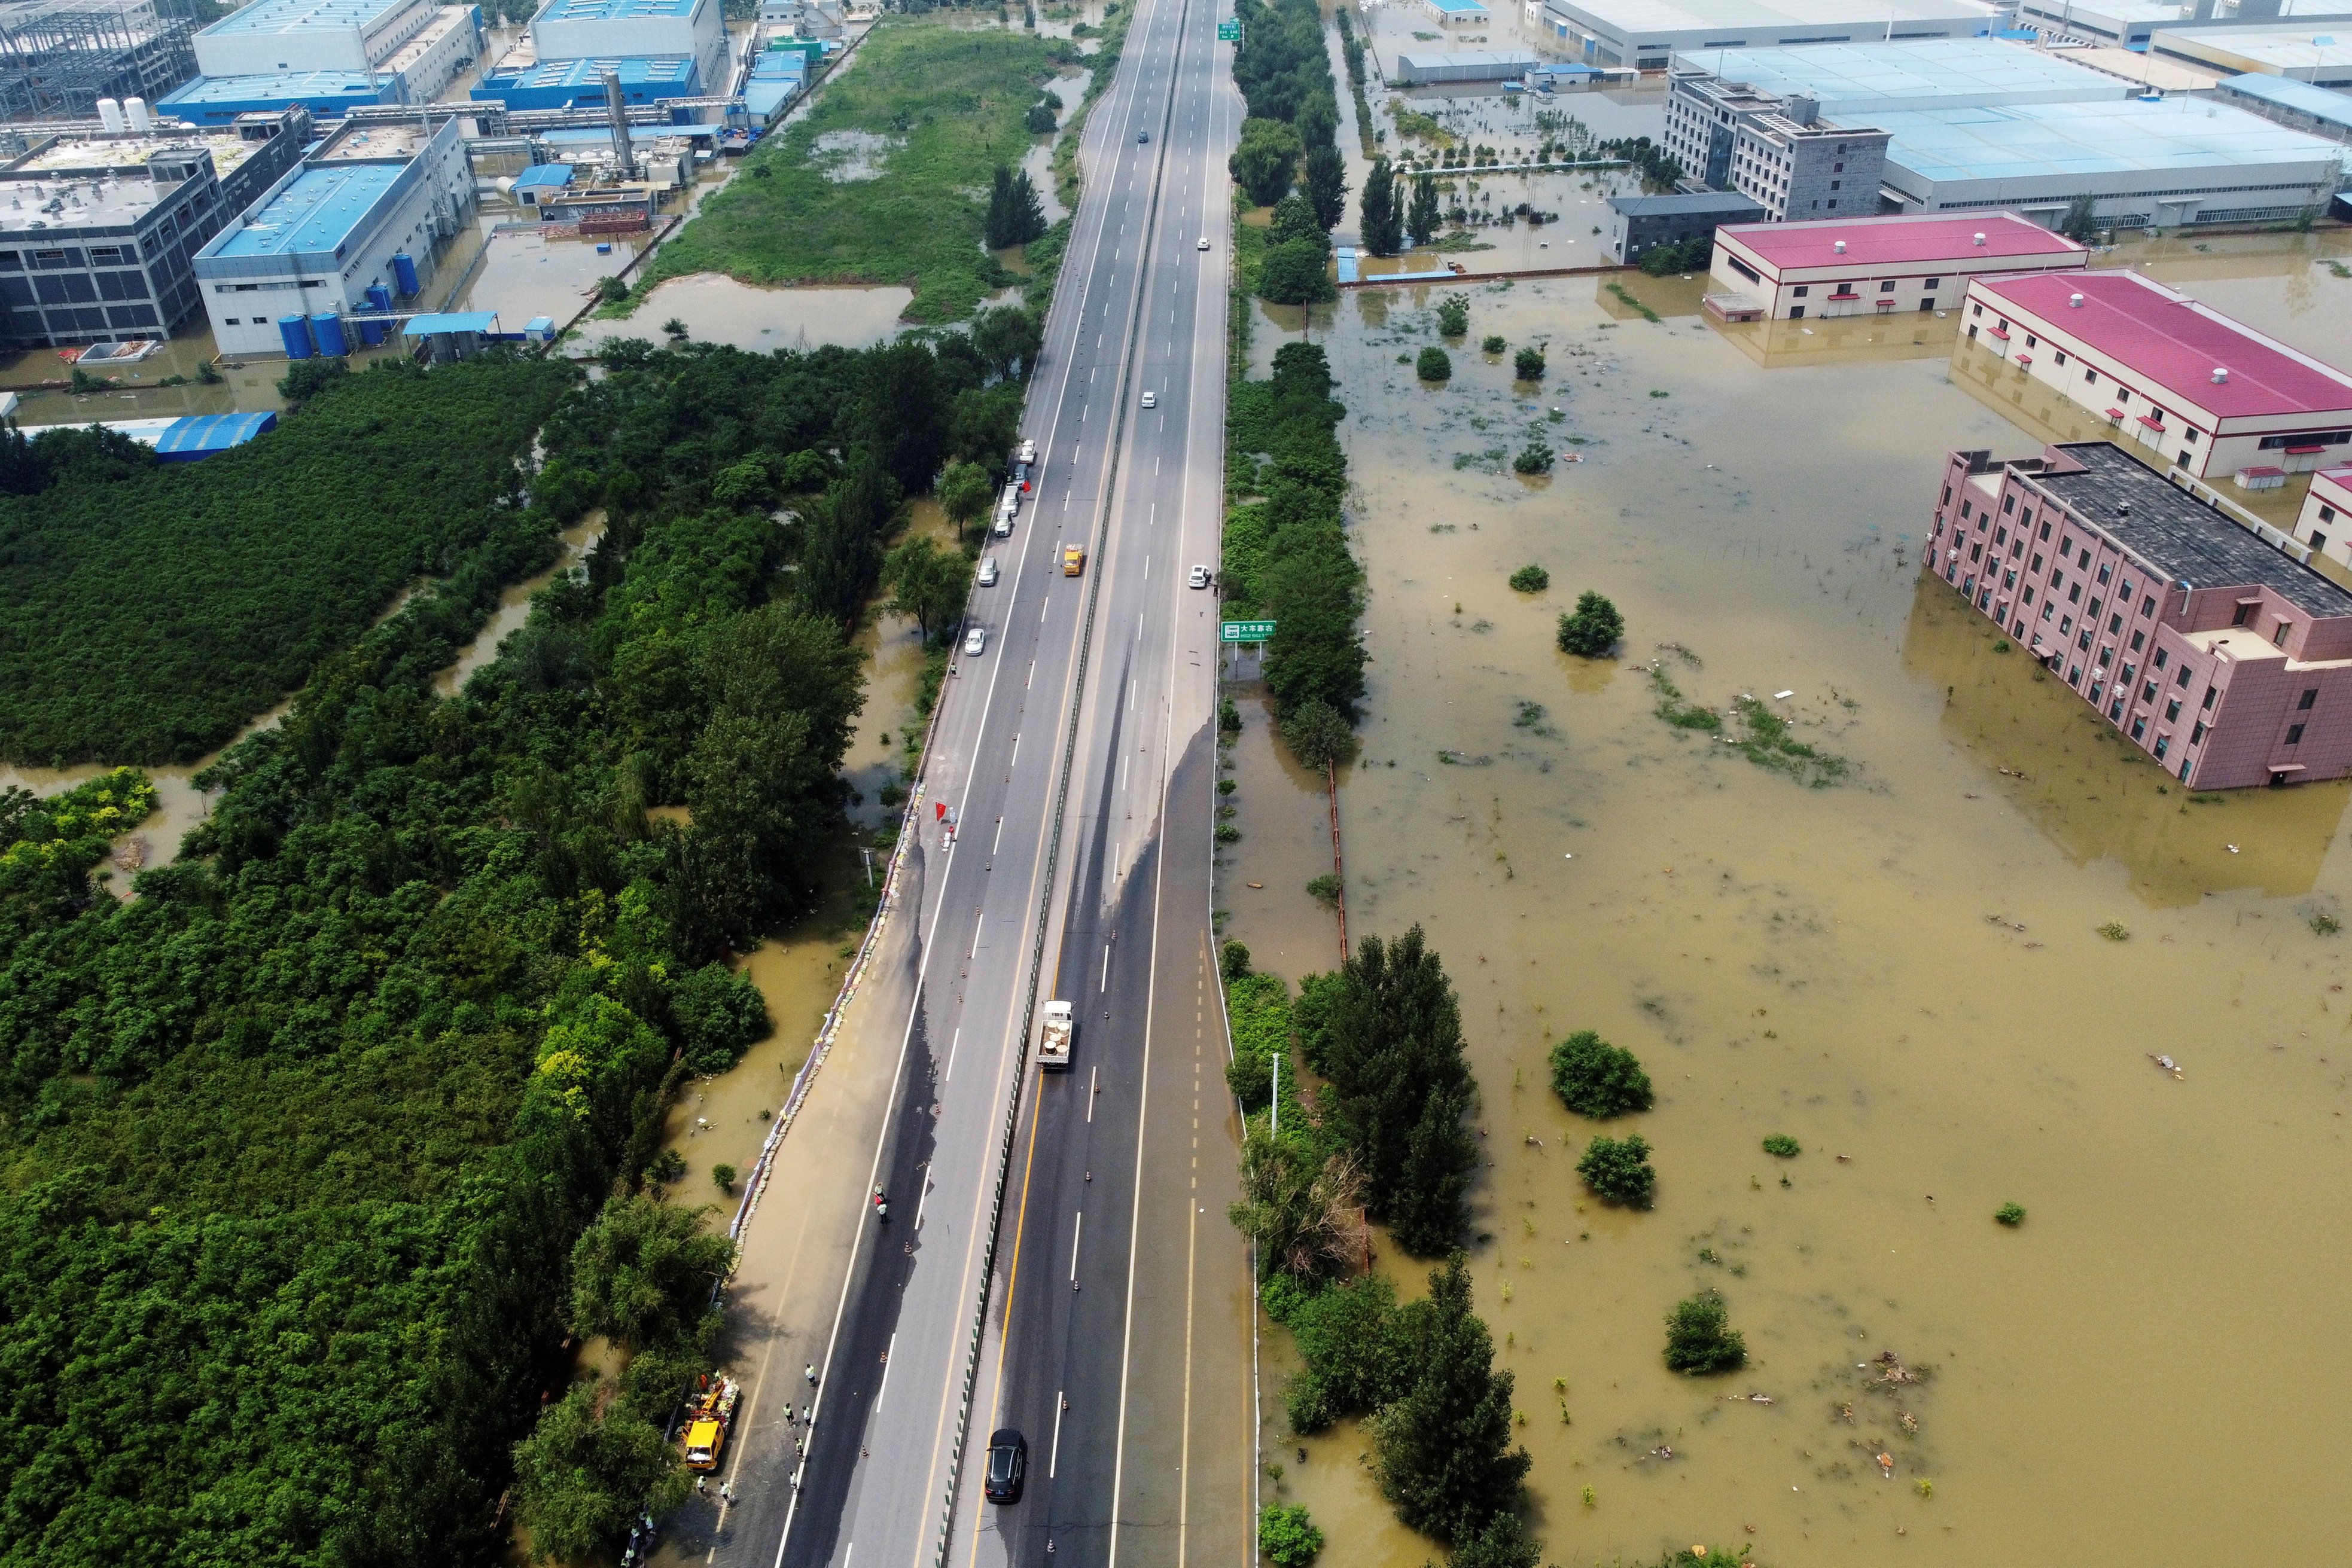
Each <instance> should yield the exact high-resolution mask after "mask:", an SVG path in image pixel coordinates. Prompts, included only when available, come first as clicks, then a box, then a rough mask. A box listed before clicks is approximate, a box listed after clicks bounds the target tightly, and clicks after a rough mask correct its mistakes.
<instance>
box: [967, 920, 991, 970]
mask: <svg viewBox="0 0 2352 1568" xmlns="http://www.w3.org/2000/svg"><path fill="white" fill-rule="evenodd" d="M987 924H988V916H987V915H982V916H981V917H980V918H979V919H977V920H975V921H973V922H972V923H971V952H969V953H966V954H965V955H964V962H966V963H970V962H971V960H972V959H974V958H976V957H978V956H980V933H981V929H982V927H983V926H985V925H987Z"/></svg>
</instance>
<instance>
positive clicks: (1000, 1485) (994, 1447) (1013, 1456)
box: [981, 1427, 1029, 1502]
mask: <svg viewBox="0 0 2352 1568" xmlns="http://www.w3.org/2000/svg"><path fill="white" fill-rule="evenodd" d="M1028 1475H1029V1439H1028V1438H1026V1437H1023V1436H1022V1435H1021V1434H1020V1433H1018V1432H1016V1431H1014V1430H1013V1428H1012V1427H1005V1428H1004V1429H1003V1431H1001V1432H992V1433H990V1434H989V1437H988V1479H987V1480H986V1481H985V1482H984V1483H983V1484H982V1488H981V1490H982V1494H983V1495H985V1496H986V1497H987V1499H988V1500H989V1501H991V1502H1019V1501H1020V1500H1021V1483H1022V1482H1023V1481H1024V1480H1025V1479H1027V1478H1028Z"/></svg>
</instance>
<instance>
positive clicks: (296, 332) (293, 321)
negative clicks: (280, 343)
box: [278, 316, 310, 360]
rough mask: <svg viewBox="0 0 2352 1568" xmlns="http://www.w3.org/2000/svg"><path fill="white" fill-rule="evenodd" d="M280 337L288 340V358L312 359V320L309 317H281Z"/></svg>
mask: <svg viewBox="0 0 2352 1568" xmlns="http://www.w3.org/2000/svg"><path fill="white" fill-rule="evenodd" d="M278 336H279V337H280V338H283V339H284V340H286V357H287V358H288V359H289V360H307V359H309V358H310V318H309V317H308V316H280V317H279V318H278Z"/></svg>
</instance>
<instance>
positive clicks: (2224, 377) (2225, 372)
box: [2213, 365, 2230, 387]
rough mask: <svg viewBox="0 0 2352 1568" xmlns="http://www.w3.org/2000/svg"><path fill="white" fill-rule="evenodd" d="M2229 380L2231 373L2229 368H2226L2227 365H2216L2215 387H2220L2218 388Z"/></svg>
mask: <svg viewBox="0 0 2352 1568" xmlns="http://www.w3.org/2000/svg"><path fill="white" fill-rule="evenodd" d="M2229 379H2230V371H2229V367H2228V366H2226V365H2215V366H2214V367H2213V384H2214V385H2215V386H2217V387H2218V386H2220V385H2221V383H2222V382H2226V381H2228V380H2229Z"/></svg>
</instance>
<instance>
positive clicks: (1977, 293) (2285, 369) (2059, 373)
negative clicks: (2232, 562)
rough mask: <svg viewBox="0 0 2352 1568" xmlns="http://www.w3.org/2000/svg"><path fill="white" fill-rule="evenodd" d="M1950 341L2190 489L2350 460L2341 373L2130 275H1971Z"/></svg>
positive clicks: (2348, 404)
mask: <svg viewBox="0 0 2352 1568" xmlns="http://www.w3.org/2000/svg"><path fill="white" fill-rule="evenodd" d="M1967 312H1968V313H1967V315H1966V317H1965V318H1964V325H1965V335H1964V339H1963V340H1964V341H1969V340H1972V341H1974V342H1975V343H1976V344H1978V345H1979V347H1981V348H1983V349H1985V350H1988V351H1990V352H1991V353H1994V354H1996V355H1999V356H2000V357H2001V358H2003V359H2006V360H2008V361H2010V362H2011V364H2013V365H2016V366H2017V367H2019V368H2020V369H2021V370H2022V371H2025V373H2026V374H2027V375H2029V376H2032V378H2033V379H2035V380H2036V381H2040V382H2043V383H2045V384H2046V385H2048V386H2049V387H2050V388H2051V389H2052V390H2053V391H2054V392H2057V393H2058V394H2059V395H2060V396H2062V397H2064V398H2065V399H2067V400H2068V401H2069V402H2074V403H2076V404H2079V405H2080V406H2082V407H2083V408H2085V409H2088V410H2090V411H2091V412H2092V413H2096V414H2098V415H2100V416H2102V417H2104V418H2105V419H2106V420H2107V422H2108V423H2110V424H2111V425H2112V426H2114V428H2115V431H2116V439H2118V440H2125V441H2132V442H2137V444H2139V445H2141V446H2143V447H2145V448H2147V449H2148V450H2149V451H2150V453H2152V454H2153V455H2155V457H2156V458H2157V459H2158V461H2160V462H2162V463H2165V464H2167V465H2170V466H2172V467H2175V468H2178V469H2179V470H2180V471H2181V472H2183V473H2186V474H2191V475H2194V476H2198V477H2199V478H2209V477H2210V478H2214V479H2222V478H2227V479H2231V480H2232V481H2233V482H2235V483H2236V484H2237V485H2238V486H2240V487H2241V488H2244V489H2258V488H2273V487H2275V486H2276V485H2277V484H2278V483H2279V481H2280V476H2281V475H2282V474H2304V473H2309V472H2311V471H2313V470H2314V469H2316V468H2318V467H2319V466H2320V465H2322V464H2323V463H2326V462H2330V461H2334V462H2338V463H2340V462H2341V461H2342V460H2343V459H2344V458H2345V457H2347V456H2352V375H2347V374H2345V373H2344V372H2343V371H2339V370H2337V369H2336V368H2335V367H2334V366H2333V365H2329V364H2326V363H2324V362H2323V361H2319V360H2315V359H2313V358H2312V357H2311V356H2310V355H2308V354H2305V353H2303V352H2301V351H2299V350H2294V349H2291V348H2288V347H2287V346H2286V345H2285V344H2284V343H2282V342H2280V341H2278V340H2276V339H2274V338H2269V337H2265V336H2264V335H2263V334H2262V333H2260V332H2257V331H2255V330H2254V329H2252V328H2251V327H2248V326H2245V325H2244V324H2242V323H2241V322H2237V321H2232V320H2231V319H2230V318H2228V317H2227V316H2224V315H2222V314H2221V312H2220V311H2218V310H2215V309H2213V308H2211V307H2210V306H2206V305H2201V304H2200V303H2198V302H2197V301H2196V300H2194V299H2191V298H2189V297H2188V296H2187V295H2185V294H2182V293H2180V292H2179V290H2177V289H2172V288H2168V287H2165V286H2164V285H2163V284H2161V283H2157V282H2154V281H2152V280H2150V279H2148V278H2147V277H2141V276H2140V275H2139V274H2138V273H2137V272H2130V271H2121V272H2088V273H2078V274H2076V275H2074V276H2073V277H2063V276H2051V275H2046V274H2037V275H2032V276H2025V277H1981V278H1979V279H1977V280H1976V281H1974V282H1972V283H1971V284H1969V297H1968V302H1967Z"/></svg>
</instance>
